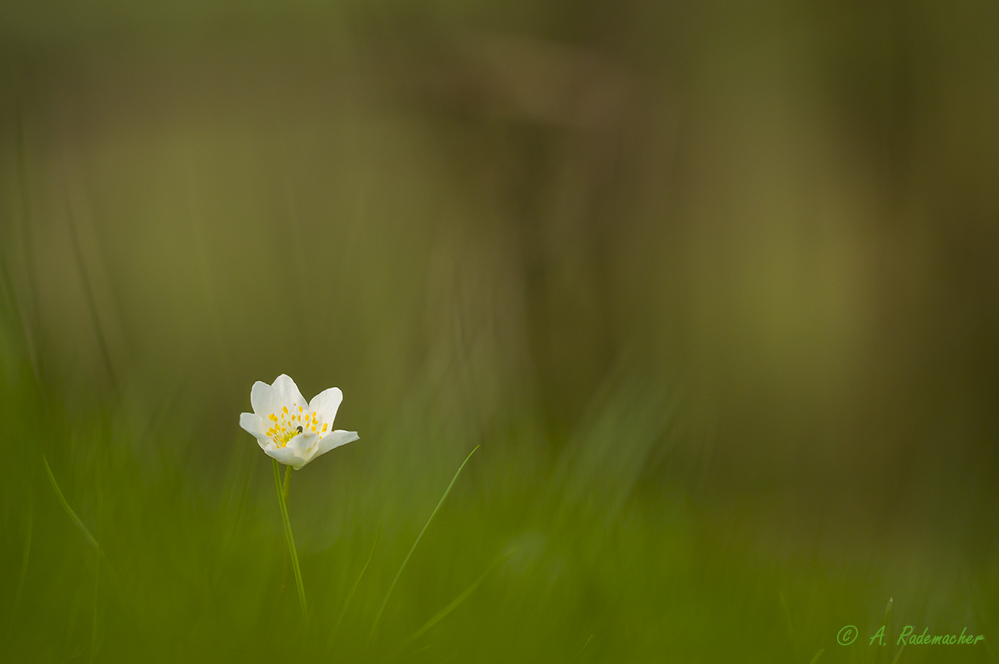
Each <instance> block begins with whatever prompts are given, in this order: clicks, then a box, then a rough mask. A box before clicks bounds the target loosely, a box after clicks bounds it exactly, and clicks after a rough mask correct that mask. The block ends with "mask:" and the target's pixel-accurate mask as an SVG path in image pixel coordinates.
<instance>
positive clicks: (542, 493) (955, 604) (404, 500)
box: [0, 367, 994, 664]
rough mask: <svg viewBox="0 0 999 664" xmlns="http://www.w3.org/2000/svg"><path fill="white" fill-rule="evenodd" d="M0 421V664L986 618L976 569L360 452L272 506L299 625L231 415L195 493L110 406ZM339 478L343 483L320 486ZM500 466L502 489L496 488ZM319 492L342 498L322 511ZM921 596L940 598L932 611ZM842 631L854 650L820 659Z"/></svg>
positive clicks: (666, 641) (643, 654)
mask: <svg viewBox="0 0 999 664" xmlns="http://www.w3.org/2000/svg"><path fill="white" fill-rule="evenodd" d="M0 409H2V419H3V421H4V422H5V423H6V430H5V436H4V445H5V449H4V452H5V453H6V455H7V458H8V460H9V462H8V463H5V464H4V471H3V472H4V483H3V497H4V501H3V538H2V541H3V545H2V554H3V565H2V569H3V576H2V584H3V589H4V592H3V598H4V601H3V606H2V611H3V616H4V620H3V623H4V625H5V630H4V634H3V638H4V641H3V644H2V649H3V652H4V653H5V657H4V661H83V660H87V661H135V660H136V659H142V660H148V661H206V662H207V661H213V662H217V661H240V662H246V661H259V662H268V661H329V662H336V661H371V662H389V661H399V662H403V661H406V662H442V661H476V662H493V661H495V662H500V661H511V660H523V661H538V662H547V661H562V662H596V661H602V662H645V661H656V662H658V661H676V662H697V661H703V662H722V661H740V662H812V664H815V663H816V662H847V661H856V662H872V663H873V662H889V661H896V657H897V658H898V659H897V661H914V662H915V661H925V662H930V661H986V658H987V657H990V656H991V655H989V652H990V651H989V649H987V648H982V647H976V648H964V649H962V648H958V647H957V646H953V647H950V648H948V649H946V650H942V649H941V648H942V647H941V646H937V647H936V650H933V649H932V648H931V647H929V646H925V647H916V646H910V647H908V651H902V649H901V648H898V647H896V646H895V645H886V646H883V647H874V646H870V645H869V644H868V643H867V639H868V638H869V636H870V635H872V634H874V633H875V632H876V631H877V629H878V627H879V626H880V625H887V626H888V627H889V629H888V634H889V635H891V634H895V635H897V634H898V631H899V629H900V628H901V626H902V625H904V624H912V623H915V624H918V625H923V624H926V625H928V626H929V627H931V631H932V630H933V629H938V630H939V631H940V632H946V631H948V630H951V629H953V628H951V627H950V624H955V620H956V621H957V623H960V622H961V621H965V622H967V623H969V626H970V625H971V624H973V625H975V626H976V627H975V630H976V631H977V632H985V633H986V636H988V632H987V627H986V628H985V629H983V628H982V626H983V625H986V626H987V625H989V624H990V623H989V622H988V619H989V614H988V611H989V607H990V606H992V604H991V602H993V601H994V600H993V599H992V598H991V597H989V598H982V597H979V598H977V599H976V598H974V597H971V598H966V597H963V596H962V595H961V593H960V588H961V587H962V586H961V584H962V579H964V580H965V582H969V579H973V580H974V581H973V583H975V584H977V585H976V586H975V587H976V588H978V589H979V590H981V589H983V588H988V587H989V586H988V583H989V582H988V580H987V579H988V576H987V569H985V568H982V569H977V570H976V569H975V568H973V567H972V566H971V565H969V564H967V563H961V564H958V563H954V564H952V565H949V566H947V567H935V566H933V565H932V564H931V560H930V559H929V558H922V557H920V556H916V557H915V559H914V560H910V561H909V564H910V567H909V568H908V570H907V572H906V574H904V575H898V574H893V573H892V570H891V569H890V568H891V566H892V565H893V564H894V563H892V562H890V561H889V559H888V558H881V559H878V558H876V557H868V558H867V562H858V561H862V560H863V558H854V559H853V560H854V562H853V563H850V562H849V558H837V557H836V555H835V554H834V553H832V552H822V551H817V552H816V551H813V552H812V554H811V555H804V554H802V553H800V552H797V553H795V552H791V553H787V552H786V551H785V552H784V553H780V552H777V551H776V550H774V549H773V548H767V546H765V545H763V546H761V545H760V543H759V542H760V540H759V539H758V538H754V537H753V536H752V535H751V534H749V531H747V528H746V526H745V524H746V523H748V522H749V521H750V520H747V519H742V518H735V519H733V517H732V516H731V515H730V514H729V515H726V514H724V513H723V512H722V511H717V510H714V511H713V510H712V509H711V508H710V507H709V506H707V505H706V504H700V505H698V504H697V501H696V500H691V497H690V495H689V494H685V492H684V491H680V490H668V487H663V486H661V485H655V484H652V485H644V486H643V485H642V483H638V484H637V485H635V486H634V487H633V489H632V490H631V491H629V492H628V495H627V496H625V497H623V498H622V497H621V496H619V495H616V493H615V491H613V490H612V488H613V486H614V485H613V483H607V482H600V481H596V479H595V478H592V477H590V478H584V479H585V481H586V483H587V485H588V486H589V487H591V488H592V491H589V492H587V494H588V495H586V496H585V497H584V498H579V497H578V496H577V495H576V494H575V493H574V492H575V491H576V490H577V488H578V485H577V484H576V482H577V481H579V480H580V478H579V477H578V476H577V475H576V473H585V472H587V471H586V470H585V468H586V467H585V464H578V466H579V468H577V469H576V470H573V468H572V466H573V465H574V464H573V463H571V462H570V463H568V464H560V463H558V462H553V463H549V464H547V465H545V464H542V463H536V464H533V465H531V464H523V463H521V464H520V465H519V467H518V463H517V462H518V459H520V460H521V461H522V457H518V456H517V455H516V454H512V453H510V449H511V448H516V447H517V445H518V443H517V442H516V440H512V439H510V438H506V439H503V438H501V437H499V436H497V439H495V440H491V441H485V442H484V443H483V444H482V446H481V450H480V452H479V454H476V455H474V456H472V455H469V456H468V457H467V458H466V459H465V462H464V463H465V464H468V467H467V468H465V465H464V464H462V465H461V468H463V469H465V472H463V473H459V474H455V475H454V476H453V478H452V482H451V485H447V484H446V477H447V476H446V475H444V474H442V472H441V471H443V470H444V469H442V468H431V467H426V466H424V467H421V468H416V469H413V472H414V473H416V474H426V475H428V476H429V477H432V478H433V481H425V482H424V481H419V482H414V481H413V479H414V478H413V476H409V477H404V476H401V475H398V474H396V473H397V472H398V471H395V472H393V473H384V472H380V471H379V469H378V468H377V464H376V463H369V464H365V463H358V461H359V460H360V459H361V458H363V457H367V456H376V457H378V456H381V455H385V454H389V453H390V450H392V449H398V447H396V445H397V442H396V443H393V442H389V443H387V444H386V443H385V442H383V441H372V440H365V439H364V438H363V437H362V441H363V442H361V441H359V442H358V443H357V444H354V445H351V446H348V447H347V448H344V449H342V450H337V452H336V453H335V454H330V455H328V456H327V457H324V458H323V459H321V460H319V461H318V462H317V463H314V464H310V466H309V467H308V468H307V469H305V470H303V471H301V472H299V473H297V474H296V477H295V480H296V481H295V482H292V486H291V492H290V496H289V502H290V504H291V509H290V513H291V521H292V524H293V526H294V529H295V532H296V535H297V536H299V537H300V541H301V543H302V544H301V546H300V549H299V555H300V558H301V568H302V570H301V574H302V577H303V582H304V585H305V590H306V593H307V594H308V597H309V602H310V614H311V619H310V620H309V621H308V622H305V621H303V620H302V614H301V611H300V610H299V607H297V606H296V604H297V599H296V591H295V588H294V584H295V581H294V574H293V570H292V566H291V563H290V560H289V555H288V549H287V547H286V544H285V541H284V538H283V535H282V526H281V517H280V515H279V514H278V510H277V509H276V508H277V506H278V505H277V504H276V501H275V500H274V495H273V488H272V487H271V485H270V482H269V481H268V475H269V472H268V471H270V469H269V468H267V466H268V465H270V464H269V460H268V459H267V458H266V457H265V456H264V455H262V454H259V453H258V452H259V451H258V450H257V449H256V445H255V443H254V442H253V441H252V440H251V439H248V438H246V437H244V436H239V435H237V432H236V431H235V418H234V426H233V428H234V432H233V440H232V442H231V452H230V455H229V456H230V460H229V462H228V463H227V467H225V468H223V469H218V470H216V471H212V470H207V471H205V472H204V473H203V474H200V475H199V474H192V473H191V472H190V469H189V468H188V467H186V466H185V465H184V464H183V463H182V462H179V461H177V460H176V459H174V460H171V459H170V457H169V456H167V455H163V456H161V457H160V458H159V459H158V460H157V462H155V463H151V462H150V461H149V460H148V459H144V458H142V457H141V456H140V455H139V454H137V453H136V452H135V450H134V449H133V448H131V447H130V445H129V442H130V441H129V439H128V438H127V437H126V436H124V435H123V434H121V433H120V432H118V431H117V430H116V427H117V426H118V425H117V424H116V422H117V421H118V420H116V418H115V415H114V413H113V412H111V411H109V412H106V413H103V414H92V415H91V417H89V418H88V419H86V420H82V421H81V420H80V419H71V418H70V417H69V416H68V415H67V414H66V413H60V412H58V411H54V410H52V409H51V408H47V407H45V406H43V402H42V401H41V400H40V399H39V398H38V397H37V395H36V394H35V390H34V388H33V387H32V378H31V375H30V371H29V370H27V369H26V368H24V367H22V370H21V371H20V373H19V374H17V375H7V376H6V377H5V381H4V383H3V394H2V399H0ZM621 435H622V436H627V435H628V434H627V432H622V433H621ZM163 441H164V442H168V443H169V442H171V439H170V436H169V435H168V434H164V439H163ZM173 442H174V443H175V444H177V445H181V444H183V443H182V442H181V441H173ZM408 444H410V445H420V444H421V443H419V442H415V443H414V442H412V441H408ZM426 444H430V443H426ZM379 445H386V447H388V450H382V449H379V447H378V446H379ZM572 455H573V456H575V457H576V458H584V457H585V451H584V450H579V449H576V450H575V451H574V452H573V453H572ZM383 458H384V457H383ZM571 458H572V457H571V456H570V459H571ZM457 460H458V459H457V458H455V459H452V461H454V462H455V466H458V464H457V463H456V462H457ZM15 461H16V462H15ZM345 465H346V466H348V467H350V468H351V471H350V472H351V473H352V474H351V475H349V476H348V475H347V474H346V472H338V467H341V466H345ZM453 467H454V466H453ZM567 468H568V469H567ZM339 470H343V469H342V468H339ZM518 472H520V473H522V474H523V475H525V477H522V479H523V480H524V481H522V482H517V483H510V482H509V481H508V478H509V477H510V475H511V474H514V475H516V474H517V473H518ZM597 472H600V471H599V470H598V471H597ZM310 476H311V477H310ZM334 483H343V484H346V485H347V486H346V487H345V488H344V491H350V492H355V493H356V495H355V496H353V497H352V498H350V499H349V500H346V501H342V502H337V501H336V500H335V496H337V495H343V494H342V493H340V492H334V491H332V490H331V487H332V486H333V485H334ZM445 487H446V490H445ZM574 487H576V488H574ZM296 489H299V490H298V491H296ZM442 494H443V495H442ZM445 499H446V500H445ZM314 500H315V501H321V502H323V503H324V504H323V505H322V506H316V505H315V504H312V505H310V504H309V502H308V501H314ZM435 504H436V508H435V507H434V505H435ZM428 513H429V514H430V515H431V519H430V520H427V514H428ZM379 515H380V516H379ZM421 526H422V530H420V528H421ZM417 544H419V546H417ZM875 560H881V561H883V562H881V563H880V564H877V563H872V561H875ZM983 575H984V576H983ZM944 587H945V588H948V589H949V591H950V592H952V593H956V594H952V595H951V596H950V599H949V600H948V599H946V598H945V599H943V600H941V598H940V593H939V592H938V591H939V589H940V588H944ZM886 592H891V593H892V595H893V600H892V601H891V602H888V600H887V599H886V598H885V597H884V593H886ZM886 602H888V605H887V610H886V608H885V607H886ZM893 609H894V610H893ZM903 612H904V615H903V616H900V615H899V614H900V613H903ZM955 616H957V617H956V618H955ZM846 624H855V625H857V626H858V627H859V629H860V632H861V638H859V639H858V640H857V641H856V642H855V643H854V644H852V645H850V646H841V645H839V644H837V643H836V641H835V638H836V633H837V631H838V630H839V629H840V628H841V627H842V626H843V625H846ZM957 631H960V630H957ZM372 637H373V638H372ZM892 640H893V639H892ZM943 656H945V658H942V657H943Z"/></svg>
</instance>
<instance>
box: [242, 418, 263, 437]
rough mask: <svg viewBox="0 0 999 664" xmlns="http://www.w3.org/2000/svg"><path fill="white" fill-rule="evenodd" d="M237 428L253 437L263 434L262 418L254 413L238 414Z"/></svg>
mask: <svg viewBox="0 0 999 664" xmlns="http://www.w3.org/2000/svg"><path fill="white" fill-rule="evenodd" d="M239 426H240V428H242V429H243V431H245V432H247V433H249V434H253V435H254V436H257V435H263V434H264V431H265V429H264V418H262V417H260V416H259V415H257V414H256V413H240V414H239Z"/></svg>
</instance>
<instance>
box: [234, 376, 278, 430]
mask: <svg viewBox="0 0 999 664" xmlns="http://www.w3.org/2000/svg"><path fill="white" fill-rule="evenodd" d="M281 401H282V400H281V395H280V394H278V393H277V391H276V390H275V389H274V388H273V387H271V386H270V385H268V384H267V383H265V382H263V381H259V380H258V381H257V382H256V383H254V384H253V388H252V389H251V390H250V405H251V406H253V412H254V413H256V414H257V415H262V416H263V417H267V416H268V415H270V414H271V413H277V412H279V411H280V410H281V406H282V405H283V404H282V402H281ZM244 428H245V427H244Z"/></svg>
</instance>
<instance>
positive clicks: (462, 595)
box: [395, 551, 593, 655]
mask: <svg viewBox="0 0 999 664" xmlns="http://www.w3.org/2000/svg"><path fill="white" fill-rule="evenodd" d="M512 553H513V551H510V552H508V553H506V554H504V555H502V556H499V557H498V558H496V560H494V561H493V562H492V564H491V565H489V567H488V568H487V569H486V571H485V572H483V573H482V575H481V576H480V577H479V578H478V579H476V580H475V582H474V583H472V585H470V586H468V587H467V588H465V590H463V591H462V592H461V593H460V594H459V595H458V596H457V597H455V598H454V600H452V601H451V603H450V604H448V605H447V606H445V607H444V608H443V609H441V610H440V611H438V612H437V615H435V616H434V617H433V618H431V619H430V620H428V621H427V622H426V623H424V625H423V627H421V628H420V629H418V630H416V631H415V632H413V633H412V634H410V635H409V637H408V638H407V639H406V640H405V641H404V642H403V644H402V645H401V646H399V650H397V651H396V653H395V654H396V655H398V654H399V652H401V651H402V649H403V648H405V647H406V646H408V645H409V644H410V643H412V642H413V641H415V640H416V639H418V638H420V637H421V636H423V635H424V634H425V633H426V631H427V630H429V629H430V628H431V627H433V626H434V625H436V624H437V623H439V622H440V621H441V620H443V619H444V618H445V617H446V616H447V614H449V613H451V612H452V611H454V610H455V609H456V608H457V607H458V605H459V604H461V603H462V602H464V601H465V600H466V599H468V596H469V595H471V594H472V593H473V592H475V589H476V588H478V587H479V586H480V585H481V584H482V582H483V581H485V580H486V577H487V576H489V574H490V573H491V572H492V571H493V570H494V569H496V566H497V565H499V564H500V563H501V562H503V561H504V560H506V559H507V558H508V557H509V556H510V554H512ZM590 638H591V639H592V638H593V636H592V635H591V636H590ZM587 643H589V641H587ZM583 647H584V648H585V647H586V646H583Z"/></svg>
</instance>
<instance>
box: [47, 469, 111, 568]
mask: <svg viewBox="0 0 999 664" xmlns="http://www.w3.org/2000/svg"><path fill="white" fill-rule="evenodd" d="M42 461H44V462H45V472H46V474H47V475H48V476H49V483H50V484H52V488H53V489H55V492H56V496H58V497H59V502H60V503H61V504H62V508H63V509H64V510H66V514H68V515H69V518H70V519H71V520H72V521H73V523H75V524H76V527H77V528H79V529H80V532H81V533H83V536H84V537H86V538H87V542H88V543H89V544H90V546H92V547H94V548H95V549H97V552H98V553H100V551H101V545H100V544H98V543H97V540H95V539H94V536H93V535H91V534H90V531H89V530H87V527H86V526H85V525H83V521H80V517H78V516H76V512H74V511H73V508H72V507H70V506H69V503H68V502H66V497H65V496H64V495H62V489H60V488H59V483H58V482H56V478H55V475H53V474H52V468H51V467H50V466H49V460H48V459H46V458H45V455H44V454H43V455H42Z"/></svg>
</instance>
